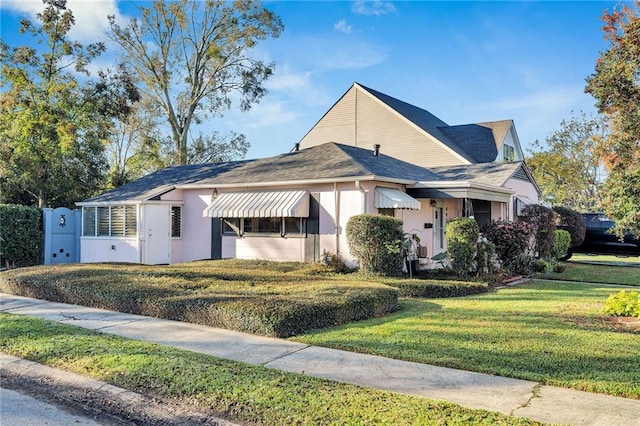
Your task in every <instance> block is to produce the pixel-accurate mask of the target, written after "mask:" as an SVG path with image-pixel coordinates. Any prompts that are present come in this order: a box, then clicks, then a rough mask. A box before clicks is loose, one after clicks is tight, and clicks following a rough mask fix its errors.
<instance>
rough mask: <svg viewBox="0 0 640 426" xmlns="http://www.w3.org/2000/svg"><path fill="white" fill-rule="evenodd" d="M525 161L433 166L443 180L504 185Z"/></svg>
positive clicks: (434, 171)
mask: <svg viewBox="0 0 640 426" xmlns="http://www.w3.org/2000/svg"><path fill="white" fill-rule="evenodd" d="M523 164H524V163H523V162H521V161H515V162H510V163H479V164H470V165H462V166H447V167H432V168H431V169H430V170H431V171H432V172H433V173H436V174H437V175H438V176H439V177H440V179H442V180H447V181H449V180H452V181H455V180H460V181H473V182H477V183H481V184H485V185H491V186H498V187H499V186H502V185H504V184H505V182H506V181H507V180H509V178H511V176H513V175H514V174H515V173H516V172H517V171H519V170H520V169H521V168H522V167H523Z"/></svg>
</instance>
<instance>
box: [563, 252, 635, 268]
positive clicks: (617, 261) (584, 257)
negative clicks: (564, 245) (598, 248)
mask: <svg viewBox="0 0 640 426" xmlns="http://www.w3.org/2000/svg"><path fill="white" fill-rule="evenodd" d="M570 261H571V262H589V263H605V264H606V263H611V264H614V265H620V266H640V256H614V255H604V254H599V255H592V254H584V253H574V254H573V256H571V259H570Z"/></svg>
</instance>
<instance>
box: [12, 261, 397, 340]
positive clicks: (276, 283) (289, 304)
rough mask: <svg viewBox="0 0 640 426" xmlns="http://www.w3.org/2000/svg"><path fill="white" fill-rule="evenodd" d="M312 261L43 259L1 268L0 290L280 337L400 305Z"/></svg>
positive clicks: (389, 294) (393, 296) (376, 288)
mask: <svg viewBox="0 0 640 426" xmlns="http://www.w3.org/2000/svg"><path fill="white" fill-rule="evenodd" d="M309 267H310V265H307V264H277V263H272V262H249V261H244V262H242V261H217V262H194V263H188V264H180V265H173V266H167V267H157V266H153V267H152V266H146V265H109V264H104V265H102V264H97V265H90V264H78V265H60V266H41V267H33V268H24V269H19V270H15V271H9V272H5V273H3V274H2V275H0V291H3V292H7V293H11V294H16V295H21V296H29V297H37V298H42V299H45V300H52V301H56V302H65V303H73V304H79V305H83V306H91V307H96V308H103V309H112V310H116V311H119V312H128V313H133V314H140V315H148V316H154V317H159V318H166V319H172V320H178V321H185V322H192V323H196V324H203V325H208V326H212V327H221V328H228V329H233V330H238V331H244V332H248V333H255V334H263V335H269V336H277V337H287V336H292V335H295V334H299V333H301V332H303V331H305V330H308V329H312V328H321V327H327V326H329V325H335V324H342V323H344V322H348V321H356V320H360V319H363V318H368V317H371V316H380V315H383V314H385V313H387V312H390V311H393V310H395V309H396V306H397V297H398V296H397V291H396V290H395V289H392V288H389V287H387V286H384V285H381V284H376V283H371V282H361V281H349V280H342V279H339V278H332V277H329V276H328V277H326V278H325V277H322V276H318V274H317V273H316V274H313V273H309V272H307V269H308V268H309Z"/></svg>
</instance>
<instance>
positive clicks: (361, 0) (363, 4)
mask: <svg viewBox="0 0 640 426" xmlns="http://www.w3.org/2000/svg"><path fill="white" fill-rule="evenodd" d="M351 11H352V12H353V13H355V14H357V15H375V16H380V15H386V14H387V13H393V12H395V11H396V7H395V6H394V4H393V3H391V2H387V1H380V0H373V1H368V0H357V1H355V2H354V3H353V6H351Z"/></svg>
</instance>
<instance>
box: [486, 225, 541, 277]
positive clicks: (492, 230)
mask: <svg viewBox="0 0 640 426" xmlns="http://www.w3.org/2000/svg"><path fill="white" fill-rule="evenodd" d="M482 231H483V233H484V234H485V235H486V237H487V239H488V240H489V241H490V242H492V243H493V245H494V247H495V252H496V255H497V256H498V260H499V261H500V264H501V265H502V267H503V268H505V269H506V270H508V271H511V272H513V273H517V274H522V275H528V274H527V273H524V272H526V270H527V269H528V267H530V264H531V255H530V254H529V253H530V250H529V241H530V238H531V234H532V232H533V229H532V227H531V225H530V224H529V223H527V222H505V221H502V220H497V221H495V220H494V221H492V222H491V223H490V224H488V225H485V226H484V227H483V229H482Z"/></svg>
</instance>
